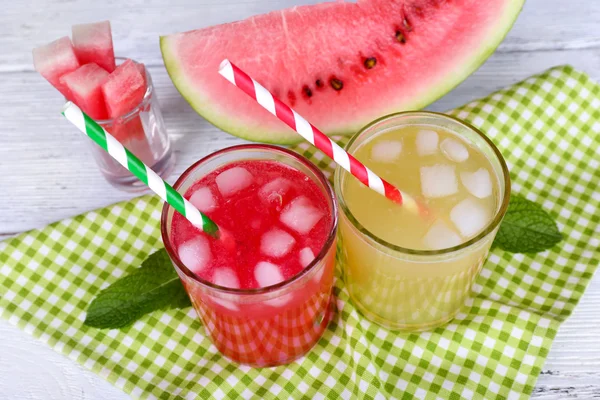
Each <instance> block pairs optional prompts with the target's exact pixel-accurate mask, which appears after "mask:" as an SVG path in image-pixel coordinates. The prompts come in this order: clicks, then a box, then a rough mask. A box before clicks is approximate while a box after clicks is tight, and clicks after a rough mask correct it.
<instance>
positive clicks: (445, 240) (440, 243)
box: [423, 220, 462, 250]
mask: <svg viewBox="0 0 600 400" xmlns="http://www.w3.org/2000/svg"><path fill="white" fill-rule="evenodd" d="M461 242H462V240H461V239H460V236H458V233H456V232H455V231H454V229H452V228H450V227H449V226H448V225H447V224H446V223H444V221H442V220H437V221H435V222H434V223H433V225H432V226H431V228H429V231H427V233H426V234H425V236H424V237H423V244H424V245H425V247H427V248H428V249H431V250H441V249H447V248H449V247H454V246H458V245H459V244H460V243H461Z"/></svg>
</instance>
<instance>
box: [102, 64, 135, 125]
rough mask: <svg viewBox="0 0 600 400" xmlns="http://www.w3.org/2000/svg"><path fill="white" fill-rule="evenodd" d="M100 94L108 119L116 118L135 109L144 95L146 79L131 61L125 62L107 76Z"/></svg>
mask: <svg viewBox="0 0 600 400" xmlns="http://www.w3.org/2000/svg"><path fill="white" fill-rule="evenodd" d="M102 93H103V94H104V100H105V101H106V108H107V110H108V116H109V117H110V118H117V117H120V116H122V115H124V114H127V113H128V112H130V111H132V110H133V109H134V108H135V107H137V106H138V105H139V104H140V102H141V101H142V100H143V99H144V95H145V94H146V79H145V77H144V76H142V74H141V73H140V70H139V67H138V66H137V64H136V63H135V62H133V61H132V60H126V61H125V62H124V63H123V64H121V65H119V66H118V67H117V69H115V70H114V72H113V73H111V74H110V75H109V76H108V79H107V80H106V81H105V82H104V84H103V85H102Z"/></svg>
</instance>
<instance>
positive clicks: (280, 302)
mask: <svg viewBox="0 0 600 400" xmlns="http://www.w3.org/2000/svg"><path fill="white" fill-rule="evenodd" d="M292 297H294V295H293V293H287V294H282V295H281V296H278V297H275V298H272V299H271V300H267V301H265V304H266V305H269V306H271V307H282V306H284V305H286V304H287V303H288V302H289V301H290V300H291V299H292Z"/></svg>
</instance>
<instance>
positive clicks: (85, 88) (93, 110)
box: [60, 63, 108, 120]
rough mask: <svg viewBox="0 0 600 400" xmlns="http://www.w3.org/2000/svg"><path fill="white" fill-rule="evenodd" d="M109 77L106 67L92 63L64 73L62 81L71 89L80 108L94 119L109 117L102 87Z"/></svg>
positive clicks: (73, 97)
mask: <svg viewBox="0 0 600 400" xmlns="http://www.w3.org/2000/svg"><path fill="white" fill-rule="evenodd" d="M107 77H108V72H106V70H104V68H100V67H99V66H98V65H96V64H93V63H92V64H85V65H83V66H81V67H79V68H77V69H76V70H75V71H73V72H70V73H68V74H65V75H63V76H62V77H61V78H60V82H61V83H62V84H63V85H64V86H66V87H67V88H68V89H69V91H70V93H71V97H72V100H73V101H74V102H75V104H77V105H78V106H79V108H81V109H82V110H83V111H84V112H85V113H86V114H87V115H89V116H90V117H92V118H93V119H96V120H101V119H107V118H108V113H107V112H106V106H105V105H104V96H103V95H102V89H101V87H102V84H103V83H104V81H105V80H106V78H107Z"/></svg>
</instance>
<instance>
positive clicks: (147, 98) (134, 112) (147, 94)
mask: <svg viewBox="0 0 600 400" xmlns="http://www.w3.org/2000/svg"><path fill="white" fill-rule="evenodd" d="M115 60H119V61H121V62H123V61H127V60H131V61H133V62H134V63H136V64H140V65H143V66H144V72H145V74H146V76H145V78H146V92H145V93H144V97H142V100H141V101H140V102H139V103H138V104H137V105H136V106H135V107H133V108H132V109H131V111H128V112H126V113H125V114H122V115H119V116H118V117H115V118H108V119H95V120H94V121H96V123H98V124H99V125H110V124H113V123H114V122H116V121H120V120H128V119H130V118H131V117H134V116H135V115H137V114H138V113H139V112H140V111H141V109H142V108H143V107H144V106H146V104H148V102H149V101H150V98H151V97H152V93H153V92H154V85H153V84H152V79H151V78H150V73H149V72H148V68H146V65H145V64H143V63H140V62H137V61H136V60H134V59H133V58H127V57H115Z"/></svg>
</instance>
